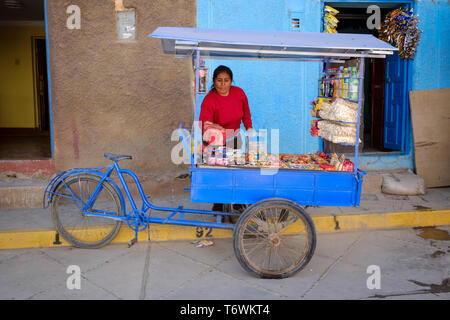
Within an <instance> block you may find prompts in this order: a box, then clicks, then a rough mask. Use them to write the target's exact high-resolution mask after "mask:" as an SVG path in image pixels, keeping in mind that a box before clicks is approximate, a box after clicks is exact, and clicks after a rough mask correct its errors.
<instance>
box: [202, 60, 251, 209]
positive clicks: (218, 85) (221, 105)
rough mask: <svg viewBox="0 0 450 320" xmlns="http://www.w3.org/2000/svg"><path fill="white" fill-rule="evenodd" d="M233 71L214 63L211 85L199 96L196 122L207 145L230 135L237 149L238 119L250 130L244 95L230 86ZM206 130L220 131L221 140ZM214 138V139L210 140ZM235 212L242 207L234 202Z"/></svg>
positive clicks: (248, 110)
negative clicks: (200, 102)
mask: <svg viewBox="0 0 450 320" xmlns="http://www.w3.org/2000/svg"><path fill="white" fill-rule="evenodd" d="M232 82H233V72H232V71H231V69H230V68H228V67H226V66H218V67H217V68H216V69H215V70H214V73H213V86H212V88H211V90H210V91H209V92H208V94H207V95H206V97H205V98H204V99H203V102H202V106H201V111H200V119H199V120H200V123H201V124H202V125H203V128H202V129H203V133H204V134H203V139H204V140H205V141H206V142H207V143H210V144H215V145H217V144H218V143H217V142H218V140H219V141H220V142H221V143H220V144H222V145H227V143H226V140H229V139H231V138H233V137H235V138H234V142H233V147H234V148H235V149H240V148H241V146H242V141H241V139H240V135H239V129H240V127H241V122H243V123H244V127H245V129H246V130H247V131H249V130H253V128H252V118H251V113H250V108H249V106H248V100H247V96H246V95H245V93H244V90H242V89H241V88H239V87H236V86H233V85H231V84H232ZM208 130H209V131H215V132H217V131H219V134H224V135H225V138H224V139H217V136H216V137H214V135H212V134H208ZM213 140H214V141H213ZM233 208H234V210H235V211H242V210H243V209H244V208H245V206H242V205H238V204H235V205H234V206H233ZM212 210H213V211H223V210H224V206H223V205H222V204H220V203H215V204H214V206H213V208H212Z"/></svg>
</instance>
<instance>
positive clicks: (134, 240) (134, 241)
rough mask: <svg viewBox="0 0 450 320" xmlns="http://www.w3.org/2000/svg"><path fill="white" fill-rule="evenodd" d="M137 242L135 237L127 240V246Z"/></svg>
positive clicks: (129, 246)
mask: <svg viewBox="0 0 450 320" xmlns="http://www.w3.org/2000/svg"><path fill="white" fill-rule="evenodd" d="M136 242H137V238H133V239H131V240H130V241H129V242H128V248H131V247H132V246H133V245H134V244H135V243H136Z"/></svg>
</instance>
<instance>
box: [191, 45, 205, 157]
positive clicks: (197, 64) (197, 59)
mask: <svg viewBox="0 0 450 320" xmlns="http://www.w3.org/2000/svg"><path fill="white" fill-rule="evenodd" d="M199 71H200V50H199V49H196V50H195V105H194V163H193V165H196V164H197V159H198V152H197V151H198V141H199V133H200V135H201V134H202V132H203V124H201V125H202V128H198V122H197V120H198V117H197V109H198V103H199V101H200V99H199V93H198V88H199V80H200V76H199ZM199 129H201V130H200V132H199ZM202 140H203V139H202ZM202 140H201V141H202Z"/></svg>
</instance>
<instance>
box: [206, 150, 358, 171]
mask: <svg viewBox="0 0 450 320" xmlns="http://www.w3.org/2000/svg"><path fill="white" fill-rule="evenodd" d="M246 158H247V159H246ZM204 164H207V165H212V166H228V167H233V166H239V167H258V168H280V169H297V170H326V171H353V168H354V166H353V162H351V161H350V160H349V159H346V158H345V155H344V154H342V155H341V156H338V155H337V154H336V153H334V154H332V155H331V156H329V155H327V154H326V153H324V152H320V151H318V152H316V153H306V154H268V153H266V152H262V153H249V154H248V155H247V157H246V156H245V154H242V151H241V150H240V149H227V148H226V147H219V148H217V149H216V150H215V151H213V152H211V153H210V154H208V156H207V157H206V159H204Z"/></svg>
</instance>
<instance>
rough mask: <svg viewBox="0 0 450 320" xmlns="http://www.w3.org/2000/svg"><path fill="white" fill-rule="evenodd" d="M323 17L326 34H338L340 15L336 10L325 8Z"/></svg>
mask: <svg viewBox="0 0 450 320" xmlns="http://www.w3.org/2000/svg"><path fill="white" fill-rule="evenodd" d="M324 12H325V14H324V16H323V30H324V32H325V33H337V31H336V28H337V25H338V23H339V20H338V19H337V18H336V14H338V13H339V11H337V10H336V9H334V8H332V7H330V6H325V9H324Z"/></svg>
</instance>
